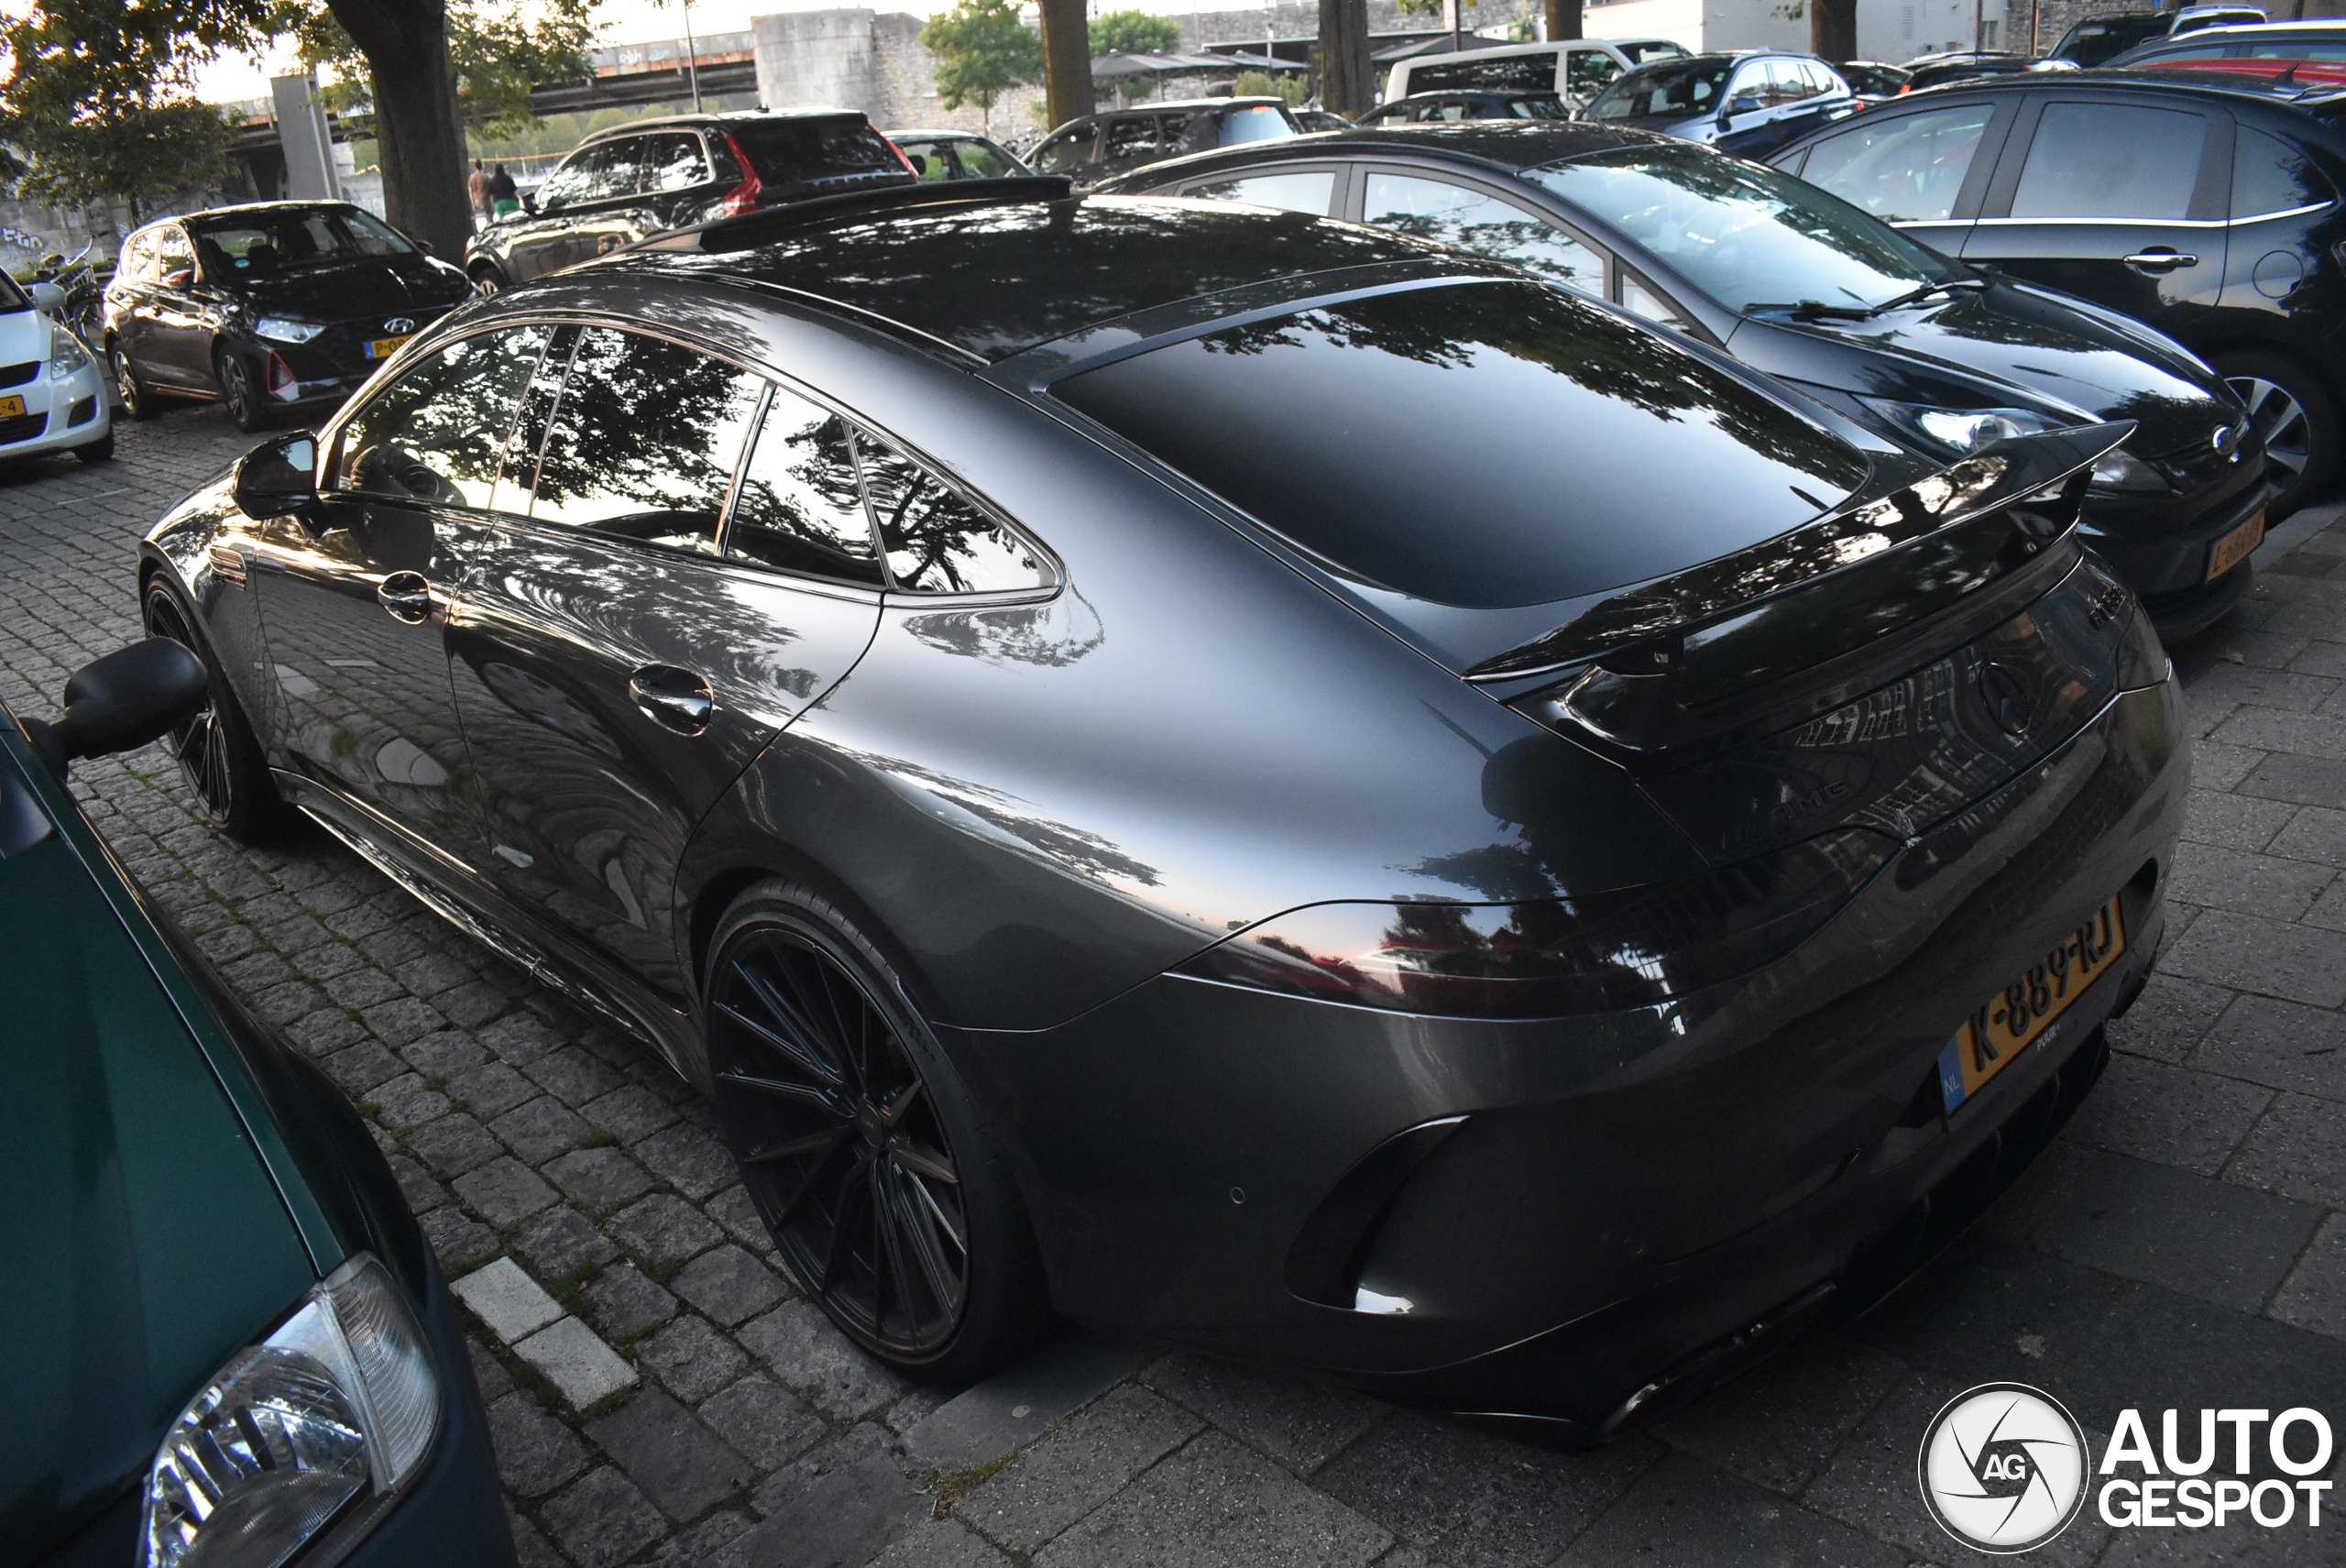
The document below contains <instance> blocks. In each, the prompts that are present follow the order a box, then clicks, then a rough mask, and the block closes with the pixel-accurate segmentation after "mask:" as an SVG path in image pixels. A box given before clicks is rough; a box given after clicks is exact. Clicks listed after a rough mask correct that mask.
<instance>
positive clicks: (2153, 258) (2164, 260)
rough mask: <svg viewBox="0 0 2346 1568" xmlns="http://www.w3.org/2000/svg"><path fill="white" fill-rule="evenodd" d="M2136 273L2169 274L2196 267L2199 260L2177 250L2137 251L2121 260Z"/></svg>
mask: <svg viewBox="0 0 2346 1568" xmlns="http://www.w3.org/2000/svg"><path fill="white" fill-rule="evenodd" d="M2121 260H2123V261H2124V262H2125V263H2126V265H2127V266H2129V267H2132V269H2134V270H2135V271H2137V272H2171V271H2173V270H2174V269H2176V268H2178V267H2197V266H2198V265H2199V258H2198V257H2196V256H2189V255H2187V254H2185V253H2184V252H2182V251H2179V250H2164V249H2162V250H2138V251H2136V252H2135V253H2134V254H2133V255H2132V256H2128V257H2122V258H2121Z"/></svg>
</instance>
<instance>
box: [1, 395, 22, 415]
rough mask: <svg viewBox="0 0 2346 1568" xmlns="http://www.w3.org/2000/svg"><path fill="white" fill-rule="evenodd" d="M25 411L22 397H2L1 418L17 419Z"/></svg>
mask: <svg viewBox="0 0 2346 1568" xmlns="http://www.w3.org/2000/svg"><path fill="white" fill-rule="evenodd" d="M24 411H25V400H24V399H22V398H0V419H15V418H16V416H17V415H19V414H21V413H23V412H24Z"/></svg>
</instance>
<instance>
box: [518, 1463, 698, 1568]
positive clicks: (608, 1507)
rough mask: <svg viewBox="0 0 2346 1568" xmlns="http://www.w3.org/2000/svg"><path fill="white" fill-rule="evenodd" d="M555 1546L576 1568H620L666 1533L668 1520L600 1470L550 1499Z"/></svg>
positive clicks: (615, 1475)
mask: <svg viewBox="0 0 2346 1568" xmlns="http://www.w3.org/2000/svg"><path fill="white" fill-rule="evenodd" d="M543 1517H544V1519H545V1521H546V1523H547V1524H548V1525H550V1526H552V1527H553V1534H554V1541H555V1542H556V1543H557V1544H559V1545H560V1546H561V1548H562V1549H563V1551H564V1552H566V1553H568V1554H569V1556H570V1559H571V1561H572V1562H574V1563H577V1564H578V1565H579V1568H618V1565H619V1563H625V1562H626V1561H627V1560H628V1559H629V1558H630V1557H632V1556H634V1555H635V1554H636V1552H639V1551H641V1549H642V1548H644V1547H646V1546H649V1545H651V1544H652V1542H653V1541H657V1540H659V1539H660V1538H661V1537H662V1536H663V1535H664V1534H666V1533H667V1530H668V1525H667V1521H666V1520H665V1519H663V1518H662V1517H661V1515H660V1510H659V1509H658V1508H653V1507H652V1503H651V1501H650V1499H648V1498H646V1497H644V1495H643V1494H642V1492H641V1491H640V1490H638V1489H637V1487H636V1485H635V1483H634V1482H632V1481H630V1480H629V1479H628V1478H627V1477H626V1476H625V1475H621V1474H620V1473H619V1471H618V1470H617V1469H616V1468H614V1467H612V1466H610V1465H608V1464H607V1465H604V1466H603V1467H601V1468H600V1469H597V1470H594V1471H591V1472H589V1473H588V1474H587V1475H586V1476H585V1477H584V1478H583V1479H581V1480H578V1481H576V1482H574V1483H573V1484H572V1485H571V1486H570V1488H569V1490H567V1491H565V1492H563V1493H562V1494H560V1495H559V1496H557V1497H553V1498H551V1499H549V1500H548V1501H547V1502H546V1504H545V1507H544V1508H543Z"/></svg>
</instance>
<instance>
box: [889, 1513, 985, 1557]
mask: <svg viewBox="0 0 2346 1568" xmlns="http://www.w3.org/2000/svg"><path fill="white" fill-rule="evenodd" d="M1010 1563H1011V1560H1010V1559H1009V1558H1007V1557H1005V1556H1003V1554H1002V1552H1001V1551H1000V1549H998V1548H996V1547H994V1546H992V1545H990V1544H988V1542H987V1541H986V1538H985V1537H983V1536H981V1535H980V1534H978V1533H977V1532H976V1531H974V1530H970V1529H969V1528H968V1527H967V1526H966V1525H963V1524H962V1523H960V1521H959V1520H958V1519H949V1518H948V1519H920V1520H917V1521H915V1523H914V1525H913V1527H912V1529H910V1530H906V1531H905V1532H904V1535H903V1536H901V1537H899V1538H898V1540H897V1541H896V1544H895V1545H893V1546H891V1547H890V1548H888V1550H887V1551H885V1552H882V1553H881V1554H880V1555H879V1556H877V1557H875V1558H873V1559H872V1568H1010Z"/></svg>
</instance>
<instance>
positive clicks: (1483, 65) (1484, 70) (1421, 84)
mask: <svg viewBox="0 0 2346 1568" xmlns="http://www.w3.org/2000/svg"><path fill="white" fill-rule="evenodd" d="M1555 90H1556V56H1555V52H1554V51H1553V50H1552V49H1551V50H1548V51H1546V52H1543V53H1540V54H1512V55H1502V56H1500V57H1499V58H1498V59H1496V60H1475V59H1473V58H1471V57H1470V58H1468V59H1465V60H1444V61H1442V63H1441V64H1439V65H1420V66H1417V67H1415V68H1414V69H1412V70H1411V71H1410V72H1409V91H1410V92H1412V93H1475V92H1480V93H1553V92H1554V91H1555Z"/></svg>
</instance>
